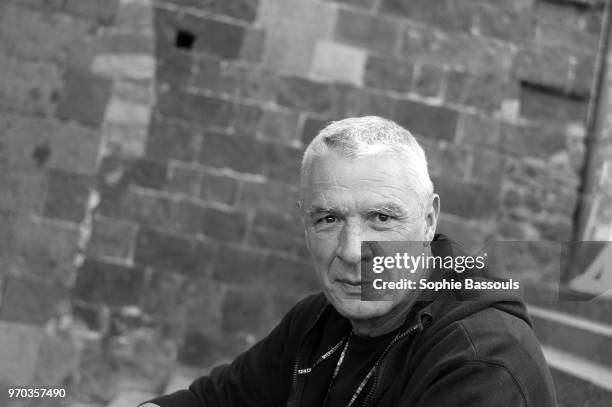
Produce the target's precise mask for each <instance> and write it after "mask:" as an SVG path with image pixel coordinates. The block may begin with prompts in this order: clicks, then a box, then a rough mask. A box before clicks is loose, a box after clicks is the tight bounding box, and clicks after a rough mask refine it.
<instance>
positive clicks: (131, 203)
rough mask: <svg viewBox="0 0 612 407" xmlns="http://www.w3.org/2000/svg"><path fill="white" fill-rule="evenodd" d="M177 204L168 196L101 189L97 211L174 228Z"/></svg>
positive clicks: (147, 223) (123, 218)
mask: <svg viewBox="0 0 612 407" xmlns="http://www.w3.org/2000/svg"><path fill="white" fill-rule="evenodd" d="M176 212H177V204H176V203H175V202H174V201H173V200H171V199H170V198H168V197H164V196H160V195H157V194H153V193H150V192H146V191H142V190H133V189H129V188H128V189H127V190H125V189H113V188H109V189H108V190H105V191H103V193H102V197H101V200H100V205H99V206H98V213H100V214H101V215H103V216H107V217H111V218H116V219H121V220H126V221H134V222H138V223H142V224H144V225H149V226H154V227H163V228H170V229H174V228H177V227H179V226H178V223H177V214H176Z"/></svg>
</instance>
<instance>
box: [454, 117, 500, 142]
mask: <svg viewBox="0 0 612 407" xmlns="http://www.w3.org/2000/svg"><path fill="white" fill-rule="evenodd" d="M501 140H502V138H501V132H500V124H499V123H498V122H497V121H495V120H493V119H490V118H488V117H486V116H482V115H475V114H470V113H462V114H461V115H460V116H459V124H458V130H457V142H458V143H460V144H466V145H471V146H477V147H480V148H490V149H492V150H498V149H500V147H501V143H502V141H501Z"/></svg>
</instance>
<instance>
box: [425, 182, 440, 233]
mask: <svg viewBox="0 0 612 407" xmlns="http://www.w3.org/2000/svg"><path fill="white" fill-rule="evenodd" d="M439 215H440V197H439V196H438V194H433V196H432V198H431V204H430V205H429V206H428V207H427V210H426V212H425V240H426V241H429V242H431V241H432V240H433V238H434V235H435V234H436V226H437V225H438V216H439Z"/></svg>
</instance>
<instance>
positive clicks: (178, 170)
mask: <svg viewBox="0 0 612 407" xmlns="http://www.w3.org/2000/svg"><path fill="white" fill-rule="evenodd" d="M201 178H202V173H201V171H200V170H199V169H197V168H194V167H186V166H180V165H173V166H172V167H170V169H169V174H168V182H167V184H166V187H165V188H164V189H165V190H166V191H168V192H170V193H173V194H179V195H186V196H197V195H198V191H199V190H200V188H199V184H200V179H201Z"/></svg>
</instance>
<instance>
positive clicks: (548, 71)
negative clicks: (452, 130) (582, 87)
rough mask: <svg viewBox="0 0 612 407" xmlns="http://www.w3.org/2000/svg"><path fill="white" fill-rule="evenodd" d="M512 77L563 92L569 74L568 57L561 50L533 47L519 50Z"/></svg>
mask: <svg viewBox="0 0 612 407" xmlns="http://www.w3.org/2000/svg"><path fill="white" fill-rule="evenodd" d="M513 71H514V72H513V75H514V77H516V78H517V79H518V80H520V81H523V82H528V83H531V84H534V85H540V86H543V87H546V88H551V89H557V90H559V91H564V90H565V89H567V88H568V85H569V80H570V72H571V62H570V55H568V53H567V50H565V49H562V48H553V47H542V46H534V47H530V48H525V49H521V50H519V52H518V53H517V55H516V58H515V60H514V68H513Z"/></svg>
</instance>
